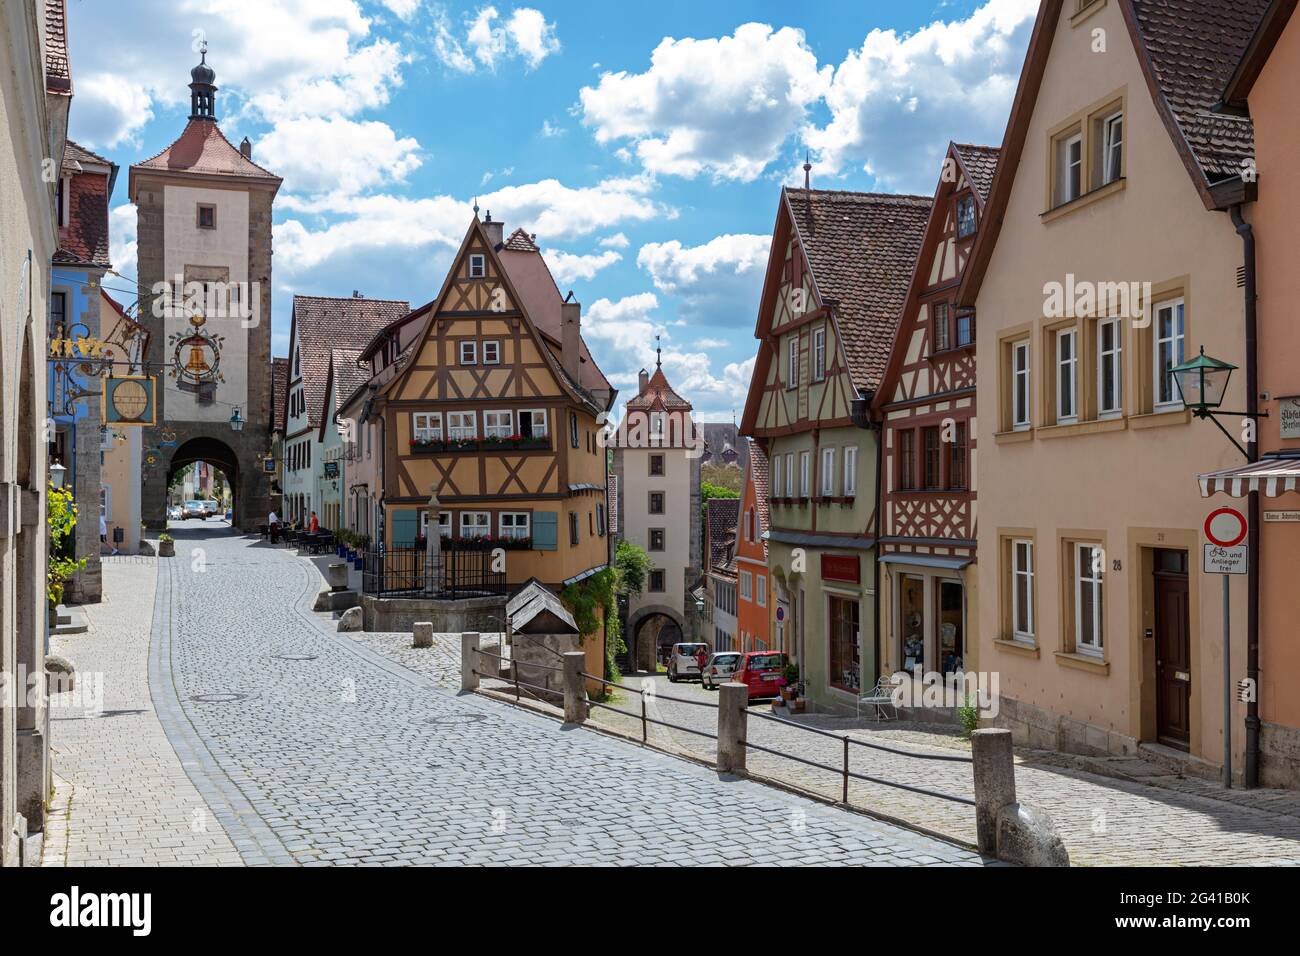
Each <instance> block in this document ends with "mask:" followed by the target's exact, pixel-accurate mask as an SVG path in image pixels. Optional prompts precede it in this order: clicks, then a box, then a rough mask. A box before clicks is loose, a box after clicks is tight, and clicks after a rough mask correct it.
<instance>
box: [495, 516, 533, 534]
mask: <svg viewBox="0 0 1300 956" xmlns="http://www.w3.org/2000/svg"><path fill="white" fill-rule="evenodd" d="M507 518H509V519H510V523H509V524H508V525H507V523H506V519H507ZM521 518H522V519H523V521H522V523H520V519H521ZM521 531H522V533H520V532H521ZM497 533H498V534H499V535H500V536H501V537H502V538H516V539H517V538H528V537H532V533H533V522H532V515H531V514H530V513H529V512H527V511H503V512H501V513H500V514H499V515H497Z"/></svg>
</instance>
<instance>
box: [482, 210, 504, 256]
mask: <svg viewBox="0 0 1300 956" xmlns="http://www.w3.org/2000/svg"><path fill="white" fill-rule="evenodd" d="M483 231H484V232H485V233H487V237H488V242H490V243H491V244H492V248H493V249H500V248H501V244H502V243H503V242H504V241H505V239H504V238H503V237H504V234H505V223H503V222H493V221H492V210H491V209H489V210H488V212H487V218H486V219H484V220H483Z"/></svg>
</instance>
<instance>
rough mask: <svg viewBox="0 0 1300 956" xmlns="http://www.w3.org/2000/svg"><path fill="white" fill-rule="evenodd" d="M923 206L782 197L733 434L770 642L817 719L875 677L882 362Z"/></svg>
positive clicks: (862, 198)
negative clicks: (763, 526)
mask: <svg viewBox="0 0 1300 956" xmlns="http://www.w3.org/2000/svg"><path fill="white" fill-rule="evenodd" d="M929 210H930V200H929V199H928V198H925V197H917V196H894V195H880V194H872V193H852V192H838V191H828V190H812V189H806V188H805V189H783V190H782V192H781V202H780V205H779V208H778V211H777V221H776V227H775V229H774V232H773V237H772V247H771V253H770V256H769V260H768V268H767V276H766V279H765V282H764V287H763V294H762V297H761V299H760V305H759V316H758V322H757V326H756V328H755V333H754V334H755V336H756V337H757V338H758V340H759V349H758V356H757V358H756V361H755V364H754V375H753V378H752V380H751V383H750V388H749V395H748V398H747V400H746V404H745V414H744V419H743V421H742V424H741V434H743V435H746V436H748V437H750V438H753V439H754V440H755V441H756V442H757V443H758V444H759V446H760V447H761V448H762V450H763V453H764V454H765V455H766V456H767V458H768V462H769V467H768V481H769V488H768V498H769V508H770V515H769V518H770V521H769V528H768V530H767V532H766V538H767V541H768V574H769V577H770V579H771V587H772V591H773V594H772V599H771V600H769V602H768V604H769V607H770V608H771V612H772V615H773V616H772V621H771V627H770V633H771V635H772V643H773V645H774V646H779V647H781V648H782V649H783V650H785V651H786V652H787V653H788V654H790V656H791V657H792V658H793V659H794V660H795V661H796V662H797V663H798V665H799V668H800V677H801V679H802V681H803V685H804V694H805V695H806V697H807V699H808V700H809V701H810V702H811V703H812V705H813V707H814V708H816V709H819V710H827V711H835V710H849V709H856V706H857V701H858V698H859V697H860V696H861V692H862V690H863V689H864V688H870V686H871V685H872V684H873V683H874V681H875V680H876V677H877V671H878V666H877V660H878V652H877V648H876V645H875V641H876V633H875V627H874V622H875V619H876V614H877V608H876V580H877V579H876V550H875V549H876V538H877V535H878V531H879V529H878V527H877V512H876V501H877V498H876V474H877V472H876V459H877V444H878V439H877V434H878V433H877V431H875V430H874V429H873V428H872V426H871V421H870V416H869V414H868V408H869V405H870V401H871V398H872V396H873V395H874V392H875V389H876V388H877V387H878V385H879V382H880V376H881V374H882V372H883V370H884V366H885V362H886V360H887V359H888V355H889V349H890V343H891V341H892V339H893V334H894V327H895V323H896V321H897V316H898V313H899V311H900V309H901V307H902V304H903V302H904V301H905V299H906V296H907V288H908V283H909V280H910V279H911V273H912V266H913V264H914V263H915V261H916V255H917V250H918V248H919V247H920V243H921V236H922V234H923V232H924V229H925V223H926V218H927V216H928V214H929Z"/></svg>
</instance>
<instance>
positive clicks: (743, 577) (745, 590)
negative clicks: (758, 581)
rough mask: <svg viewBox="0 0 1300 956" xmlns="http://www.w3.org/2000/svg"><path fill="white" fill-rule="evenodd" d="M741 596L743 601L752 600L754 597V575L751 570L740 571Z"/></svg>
mask: <svg viewBox="0 0 1300 956" xmlns="http://www.w3.org/2000/svg"><path fill="white" fill-rule="evenodd" d="M740 598H741V600H742V601H752V600H753V598H754V575H753V573H752V572H750V571H741V572H740Z"/></svg>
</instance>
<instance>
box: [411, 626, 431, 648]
mask: <svg viewBox="0 0 1300 956" xmlns="http://www.w3.org/2000/svg"><path fill="white" fill-rule="evenodd" d="M411 628H412V630H411V646H412V647H433V622H432V621H416V622H415V623H414V624H413V625H411Z"/></svg>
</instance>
